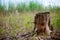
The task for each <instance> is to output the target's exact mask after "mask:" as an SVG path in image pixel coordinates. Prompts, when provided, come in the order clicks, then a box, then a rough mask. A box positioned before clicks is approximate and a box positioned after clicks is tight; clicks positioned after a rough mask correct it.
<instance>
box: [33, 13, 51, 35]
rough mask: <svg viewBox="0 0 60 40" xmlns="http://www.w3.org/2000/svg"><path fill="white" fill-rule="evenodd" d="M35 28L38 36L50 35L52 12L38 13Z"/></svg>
mask: <svg viewBox="0 0 60 40" xmlns="http://www.w3.org/2000/svg"><path fill="white" fill-rule="evenodd" d="M34 23H35V28H34V30H35V31H36V33H37V35H40V34H42V35H43V34H45V33H46V34H48V35H50V32H51V29H52V26H51V24H50V12H41V13H37V14H36V16H35V20H34Z"/></svg>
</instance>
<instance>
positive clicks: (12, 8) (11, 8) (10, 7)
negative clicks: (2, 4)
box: [8, 2, 15, 12]
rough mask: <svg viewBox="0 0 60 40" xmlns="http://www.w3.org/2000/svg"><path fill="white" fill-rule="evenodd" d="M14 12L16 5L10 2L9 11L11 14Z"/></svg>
mask: <svg viewBox="0 0 60 40" xmlns="http://www.w3.org/2000/svg"><path fill="white" fill-rule="evenodd" d="M14 10H15V6H14V4H13V3H10V2H9V5H8V11H9V12H13V11H14Z"/></svg>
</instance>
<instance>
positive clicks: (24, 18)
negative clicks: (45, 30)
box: [0, 2, 60, 37]
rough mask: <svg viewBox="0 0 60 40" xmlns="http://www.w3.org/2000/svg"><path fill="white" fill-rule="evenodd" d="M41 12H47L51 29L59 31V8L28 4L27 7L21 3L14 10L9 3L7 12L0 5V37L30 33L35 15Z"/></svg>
mask: <svg viewBox="0 0 60 40" xmlns="http://www.w3.org/2000/svg"><path fill="white" fill-rule="evenodd" d="M42 11H49V12H50V16H51V24H52V25H53V28H54V29H57V28H59V29H60V7H58V6H49V7H44V6H43V5H40V4H38V3H37V4H36V3H33V2H30V4H29V6H28V5H26V4H24V3H22V4H18V5H17V7H16V8H15V7H14V6H13V4H10V3H9V7H8V10H6V9H5V6H4V5H3V6H2V5H1V4H0V15H1V16H0V37H1V36H2V35H5V36H7V35H11V36H15V35H16V34H23V33H26V32H31V31H32V30H33V28H34V23H33V22H34V17H35V14H36V13H38V12H42ZM2 14H3V15H2Z"/></svg>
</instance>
